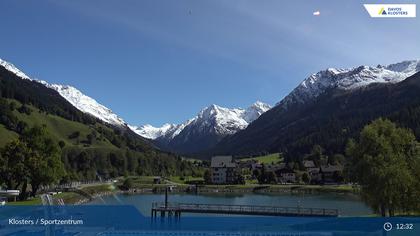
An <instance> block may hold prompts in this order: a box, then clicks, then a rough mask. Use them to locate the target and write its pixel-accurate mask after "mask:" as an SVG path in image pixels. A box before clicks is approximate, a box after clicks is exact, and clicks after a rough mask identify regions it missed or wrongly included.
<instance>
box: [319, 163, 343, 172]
mask: <svg viewBox="0 0 420 236" xmlns="http://www.w3.org/2000/svg"><path fill="white" fill-rule="evenodd" d="M342 170H343V167H342V166H340V165H327V166H321V171H322V172H336V171H342Z"/></svg>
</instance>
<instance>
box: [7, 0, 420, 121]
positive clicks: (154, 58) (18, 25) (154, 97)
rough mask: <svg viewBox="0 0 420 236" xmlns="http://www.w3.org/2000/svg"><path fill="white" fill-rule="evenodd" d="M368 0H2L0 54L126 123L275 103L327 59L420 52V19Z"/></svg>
mask: <svg viewBox="0 0 420 236" xmlns="http://www.w3.org/2000/svg"><path fill="white" fill-rule="evenodd" d="M372 2H373V1H370V2H366V1H358V0H347V1H337V0H283V1H280V0H272V1H271V0H264V1H257V0H254V1H246V0H232V1H231V0H225V1H220V0H203V1H195V0H188V1H183V0H177V1H172V0H140V1H138V0H112V1H111V0H71V1H70V0H68V1H54V0H45V1H44V0H40V1H14V0H2V1H0V10H1V21H2V23H1V26H2V27H1V31H0V32H1V33H0V58H2V59H4V60H7V61H9V62H11V63H13V64H15V65H16V66H17V67H18V68H20V69H21V70H22V71H24V72H25V73H26V74H27V75H29V76H30V77H32V78H37V79H41V80H46V81H48V82H50V83H58V84H66V85H72V86H74V87H76V88H78V89H79V90H81V91H82V92H83V93H84V94H86V95H88V96H90V97H92V98H94V99H96V100H97V101H98V102H99V103H101V104H103V105H105V106H107V107H108V108H110V109H111V110H113V111H114V112H115V113H116V114H118V115H119V116H120V117H122V118H123V119H124V120H125V121H126V122H128V123H129V124H133V125H140V124H152V125H154V126H160V125H162V124H164V123H181V122H184V121H185V120H187V119H189V118H191V117H193V116H195V115H196V114H197V113H198V112H199V111H200V110H201V109H203V108H204V107H206V106H208V105H210V104H218V105H220V106H224V107H231V108H233V107H242V108H246V107H248V106H249V105H250V104H252V103H254V102H255V101H257V100H258V101H262V102H266V103H269V104H272V105H273V104H275V103H277V102H279V101H280V100H281V99H282V98H283V97H284V96H286V95H287V94H288V93H289V92H290V91H291V90H292V89H293V88H294V87H296V86H297V85H298V84H299V83H300V82H301V81H302V80H304V79H305V78H306V77H308V76H309V75H311V74H313V73H316V72H318V71H320V70H323V69H326V68H330V67H339V68H348V67H355V66H359V65H371V66H376V65H378V64H390V63H395V62H400V61H403V60H408V59H419V58H420V46H419V43H418V42H419V41H420V18H410V19H407V18H406V19H403V18H401V19H396V18H393V19H392V18H387V19H384V18H370V17H369V15H368V13H367V12H366V11H365V9H364V8H363V5H362V4H363V3H372ZM380 2H381V3H395V2H398V3H400V2H401V1H395V0H394V1H386V0H382V1H380ZM404 3H418V4H420V1H419V0H417V1H412V0H411V1H410V0H405V1H404ZM315 11H319V12H320V15H319V16H314V15H313V12H315Z"/></svg>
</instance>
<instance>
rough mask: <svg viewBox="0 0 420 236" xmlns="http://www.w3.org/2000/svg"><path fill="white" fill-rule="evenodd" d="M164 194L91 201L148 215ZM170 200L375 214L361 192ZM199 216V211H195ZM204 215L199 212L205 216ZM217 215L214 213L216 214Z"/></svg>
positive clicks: (180, 196)
mask: <svg viewBox="0 0 420 236" xmlns="http://www.w3.org/2000/svg"><path fill="white" fill-rule="evenodd" d="M164 199H165V196H164V194H137V195H125V194H116V195H110V196H104V197H101V198H97V199H95V200H93V201H92V202H89V203H88V204H96V205H101V204H107V205H119V204H121V205H134V206H135V207H136V208H137V209H139V211H140V212H141V213H142V214H143V215H146V216H150V209H151V206H152V202H163V201H164ZM169 202H180V203H202V204H228V205H263V206H282V207H297V206H300V207H310V208H332V209H338V210H339V214H340V215H342V216H363V215H369V214H372V210H371V209H370V208H369V207H368V206H367V205H366V204H364V203H363V202H362V201H361V200H360V197H359V196H358V195H355V194H348V193H345V194H344V193H320V194H256V193H245V194H233V193H228V194H226V193H223V194H222V193H217V194H214V193H212V194H199V195H195V194H169ZM192 215H197V214H192ZM203 215H204V214H199V216H203ZM213 216H214V215H213Z"/></svg>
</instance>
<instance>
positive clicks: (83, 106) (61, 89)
mask: <svg viewBox="0 0 420 236" xmlns="http://www.w3.org/2000/svg"><path fill="white" fill-rule="evenodd" d="M0 66H3V67H4V68H5V69H6V70H8V71H10V72H13V73H14V74H16V75H17V76H18V77H20V78H22V79H28V80H32V79H31V78H30V77H29V76H27V75H26V74H25V73H23V72H22V71H20V70H19V69H18V68H16V67H15V66H14V65H13V64H12V63H9V62H7V61H4V60H2V59H0ZM35 81H37V82H39V83H41V84H43V85H44V86H46V87H48V88H51V89H54V90H56V91H57V92H58V93H59V94H60V95H61V96H62V97H63V98H64V99H66V100H67V101H68V102H69V103H70V104H72V105H73V106H74V107H76V108H77V109H79V110H80V111H82V112H84V113H88V114H90V115H92V116H94V117H96V118H98V119H100V120H102V121H104V122H106V123H109V124H112V125H116V126H126V123H125V122H124V120H123V119H121V118H120V117H118V116H117V115H116V114H115V113H113V112H112V111H111V110H110V109H109V108H107V107H105V106H103V105H101V104H99V103H98V102H97V101H95V99H93V98H91V97H88V96H86V95H84V94H83V93H82V92H80V91H79V90H78V89H76V88H74V87H71V86H68V85H59V84H49V83H48V82H46V81H42V80H35Z"/></svg>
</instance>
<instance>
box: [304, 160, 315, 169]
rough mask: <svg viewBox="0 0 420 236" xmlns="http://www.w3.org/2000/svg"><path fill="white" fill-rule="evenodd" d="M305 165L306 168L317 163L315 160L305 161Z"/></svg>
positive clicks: (312, 166)
mask: <svg viewBox="0 0 420 236" xmlns="http://www.w3.org/2000/svg"><path fill="white" fill-rule="evenodd" d="M303 166H304V167H305V168H314V167H315V163H314V161H303Z"/></svg>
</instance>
